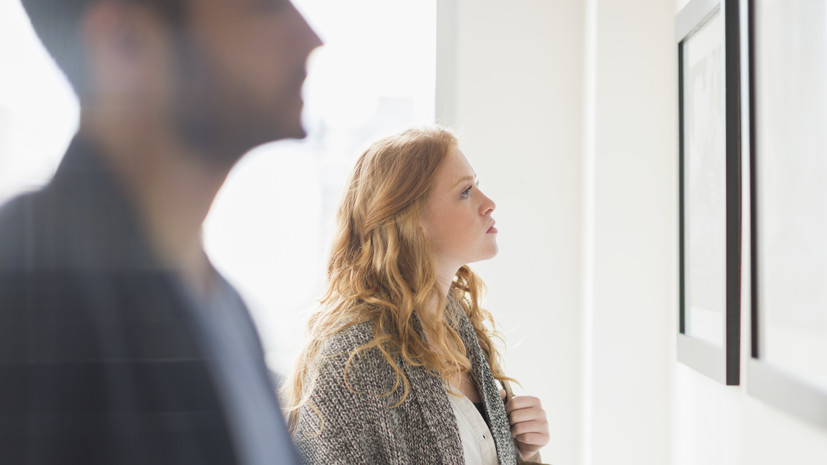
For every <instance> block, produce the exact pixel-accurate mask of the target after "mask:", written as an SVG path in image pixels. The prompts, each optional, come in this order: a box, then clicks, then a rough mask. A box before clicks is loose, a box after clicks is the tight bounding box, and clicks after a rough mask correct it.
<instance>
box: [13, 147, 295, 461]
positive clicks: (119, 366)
mask: <svg viewBox="0 0 827 465" xmlns="http://www.w3.org/2000/svg"><path fill="white" fill-rule="evenodd" d="M136 218H137V217H136V214H135V212H134V207H133V206H132V205H131V204H130V202H128V201H127V200H126V198H125V195H124V194H123V191H122V188H121V187H120V186H119V185H118V183H117V182H115V181H114V180H113V179H112V177H111V175H110V173H109V172H108V170H107V169H106V166H105V163H103V161H102V159H101V157H99V156H98V155H96V151H95V150H94V149H93V148H92V147H91V146H90V145H89V144H87V143H84V142H83V141H82V140H80V139H77V138H76V139H75V140H74V141H73V142H72V145H71V146H70V148H69V150H68V153H67V155H66V157H65V158H64V160H63V162H62V163H61V166H60V168H59V169H58V172H57V174H56V175H55V177H54V179H53V180H52V182H51V183H49V185H48V186H47V187H46V188H44V189H43V190H41V191H39V192H35V193H30V194H26V195H23V196H21V197H18V198H16V199H14V200H12V201H11V202H9V203H8V204H6V205H5V206H3V207H2V208H1V209H0V463H2V464H10V465H11V464H58V463H60V464H84V465H86V464H153V465H161V464H233V463H236V462H237V455H238V454H236V452H237V450H235V448H234V445H233V439H232V436H231V429H230V427H229V426H228V421H227V418H228V417H227V415H226V412H224V411H223V409H222V398H221V394H220V390H219V389H218V387H217V383H216V382H215V380H214V379H212V376H214V375H211V372H210V369H209V359H208V357H207V355H206V354H207V353H208V351H207V350H205V344H209V342H208V341H206V340H205V338H204V337H203V336H200V335H199V331H198V329H197V325H196V323H195V322H194V315H196V314H197V311H198V309H195V308H192V307H193V303H192V302H194V301H193V300H192V299H187V298H186V296H185V295H184V293H182V292H181V288H182V286H180V282H179V281H178V278H177V277H176V276H175V274H174V273H172V272H171V271H170V270H168V269H165V268H164V266H163V265H161V264H160V263H159V261H158V260H156V258H155V254H154V253H153V252H152V250H151V248H150V247H149V246H148V244H147V241H146V239H145V235H144V232H143V231H142V227H141V225H140V224H139V222H138V221H137V220H136ZM239 302H240V301H239ZM241 305H242V307H243V304H241ZM244 313H245V318H246V321H248V322H249V323H250V325H252V322H251V321H250V320H249V316H248V315H247V313H246V309H244ZM256 347H257V348H258V352H257V353H256V354H253V356H254V357H255V358H257V359H258V360H257V361H256V364H257V366H258V367H260V370H261V373H260V374H261V377H260V379H265V378H268V374H267V373H266V367H265V365H264V360H263V355H262V353H261V350H260V345H259V343H258V341H256ZM257 381H259V380H252V381H251V382H257ZM272 401H273V402H272V405H276V406H277V402H276V400H275V398H273V399H272ZM270 407H272V406H262V409H267V408H270ZM275 410H278V409H277V407H276V409H275ZM273 414H275V415H278V412H273ZM279 421H280V422H281V420H280V419H279ZM281 424H283V422H281ZM285 437H286V434H285ZM274 440H280V441H285V438H274ZM286 441H287V444H289V440H286ZM285 454H287V455H285V458H286V459H287V463H292V459H290V456H292V455H293V454H294V450H293V449H292V446H290V450H287V451H285Z"/></svg>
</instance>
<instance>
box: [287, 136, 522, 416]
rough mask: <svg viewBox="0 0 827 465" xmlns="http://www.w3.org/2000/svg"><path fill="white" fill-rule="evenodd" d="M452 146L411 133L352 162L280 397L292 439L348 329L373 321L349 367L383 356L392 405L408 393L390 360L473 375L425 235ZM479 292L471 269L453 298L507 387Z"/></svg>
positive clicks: (444, 374)
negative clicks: (392, 379) (319, 283)
mask: <svg viewBox="0 0 827 465" xmlns="http://www.w3.org/2000/svg"><path fill="white" fill-rule="evenodd" d="M456 146H457V139H456V137H455V136H454V135H453V134H452V133H451V132H450V131H448V130H446V129H444V128H440V127H427V128H416V129H409V130H407V131H404V132H402V133H400V134H398V135H395V136H391V137H387V138H384V139H381V140H378V141H377V142H375V143H373V144H372V145H371V146H370V147H369V148H368V149H367V150H366V151H365V152H364V153H363V154H362V155H361V157H359V159H358V161H357V162H356V166H355V167H354V169H353V172H352V173H351V176H350V179H349V181H348V184H347V187H346V191H345V193H344V195H343V197H342V199H341V202H340V205H339V208H338V212H337V226H336V233H335V236H334V237H335V238H334V241H333V246H332V248H331V252H330V257H329V261H328V267H327V273H328V285H327V290H326V292H325V293H324V295H323V297H322V299H321V305H320V308H319V310H318V311H317V312H315V313H314V314H313V315H312V316H311V318H310V321H309V323H308V338H307V343H306V345H305V347H304V349H303V351H302V352H301V353H300V355H299V358H298V360H297V362H296V365H295V367H294V369H293V371H292V373H291V374H290V377H289V378H288V379H287V381H286V383H285V384H284V387H283V388H282V397H283V400H284V402H285V409H286V411H287V415H288V424H289V426H290V429H291V431H292V430H294V429H295V426H296V421H297V419H298V413H299V409H300V408H301V407H302V406H303V405H304V404H306V403H308V399H309V398H310V396H311V394H312V391H313V385H314V379H313V378H314V373H313V372H312V366H313V361H314V359H315V358H316V356H317V355H318V354H319V352H320V350H321V348H322V346H323V345H324V343H325V341H326V340H327V339H328V338H330V337H331V336H332V335H334V334H336V333H337V332H338V331H341V330H343V329H345V328H348V327H350V326H352V325H356V324H359V323H362V322H366V321H372V322H373V323H374V335H373V339H372V340H371V341H370V342H369V343H367V344H366V345H364V346H361V347H359V348H358V349H356V350H355V351H354V352H353V353H351V354H350V358H349V359H348V362H347V364H348V366H349V365H350V363H351V361H352V360H353V357H354V356H355V355H356V354H358V353H359V352H361V351H363V350H367V349H373V348H375V349H378V350H379V351H380V352H381V353H382V354H383V355H384V357H385V358H386V359H387V361H388V363H389V364H390V365H391V367H393V369H394V371H395V372H396V377H397V382H396V387H394V390H396V389H399V388H401V389H403V392H402V395H401V397H400V400H399V402H397V403H396V405H399V404H401V403H402V401H404V399H405V398H406V397H407V395H408V392H409V389H410V386H409V383H408V380H407V378H406V376H405V375H404V373H403V371H402V369H401V367H400V366H398V365H397V363H396V362H395V359H394V356H397V357H399V356H401V358H402V359H403V360H404V362H405V363H408V364H410V365H413V366H422V367H424V368H425V369H426V370H428V371H429V372H430V373H432V374H433V375H434V376H439V377H441V378H442V379H443V380H446V381H447V380H449V379H451V378H452V377H453V376H455V375H456V374H457V373H461V372H465V371H467V370H469V369H470V368H471V363H470V361H469V360H468V359H467V357H466V356H465V353H466V352H465V346H464V344H463V342H462V340H461V339H460V337H459V335H458V334H457V332H456V331H455V330H454V329H453V328H452V327H451V325H450V324H448V321H449V320H448V318H447V316H446V304H447V301H446V296H445V295H441V291H440V288H439V286H438V284H437V279H436V269H435V264H434V256H433V252H432V249H431V246H430V244H429V241H428V240H427V238H426V237H425V235H424V233H423V231H422V228H421V227H420V225H421V218H422V211H423V208H424V202H425V199H427V197H428V194H429V192H430V190H431V188H432V184H433V181H434V179H435V177H436V173H437V171H438V170H439V169H440V167H441V166H442V165H443V163H444V161H445V160H446V159H447V155H448V153H449V152H450V150H451V149H452V148H454V147H456ZM483 291H484V284H483V282H482V280H481V279H480V278H478V277H477V275H476V274H474V272H473V271H471V269H470V268H469V267H468V266H463V267H461V268H460V269H459V271H458V272H457V273H456V276H455V277H454V280H453V282H452V284H451V288H450V293H451V295H452V297H453V298H455V299H456V300H457V301H458V302H459V305H460V306H461V307H462V309H463V311H464V312H465V313H466V314H467V315H468V317H469V318H470V320H471V323H472V324H473V326H474V330H475V332H476V335H477V338H478V339H479V343H480V346H481V347H482V349H483V352H484V353H485V355H486V358H487V359H488V361H489V364H490V365H491V371H492V373H493V374H494V377H495V378H497V379H510V378H507V377H506V376H505V375H504V374H503V373H502V371H501V369H500V354H499V352H498V351H497V349H496V347H495V345H494V344H493V342H492V337H496V338H499V335H498V334H497V333H496V332H495V330H494V326H493V320H492V318H491V314H490V313H488V312H487V311H486V310H484V309H483V308H482V307H481V306H480V299H481V297H482V293H483ZM434 301H436V302H437V311H436V312H416V319H415V318H414V313H415V311H414V309H417V308H429V307H430V306H432V305H433V303H434ZM416 320H418V321H419V325H417V324H416V323H415V321H416ZM423 334H427V337H428V339H427V341H426V340H425V339H424V337H423ZM346 373H347V371H346ZM345 383H347V380H346V379H345ZM389 394H390V393H389ZM311 407H312V405H311ZM314 410H315V409H314Z"/></svg>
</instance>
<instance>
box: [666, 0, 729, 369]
mask: <svg viewBox="0 0 827 465" xmlns="http://www.w3.org/2000/svg"><path fill="white" fill-rule="evenodd" d="M738 25H739V16H738V0H692V1H691V2H690V3H689V4H687V5H686V7H685V8H684V9H683V10H681V12H680V13H678V16H677V19H676V24H675V26H676V27H675V39H676V42H677V47H678V111H679V118H678V120H679V129H678V134H679V137H678V141H679V149H678V156H679V167H680V172H679V176H680V178H679V189H680V192H679V212H680V219H679V263H680V271H679V276H680V287H679V297H680V304H679V310H680V315H679V326H680V327H679V334H678V360H679V361H681V362H682V363H684V364H686V365H688V366H690V367H692V368H694V369H696V370H698V371H699V372H701V373H703V374H705V375H707V376H710V377H711V378H713V379H715V380H718V381H720V382H722V383H725V384H728V385H733V384H738V383H739V375H740V373H739V363H740V347H739V345H740V312H741V311H740V294H741V290H740V288H741V286H740V268H741V265H740V262H741V238H740V236H741V163H740V159H741V140H740V118H741V116H740V115H741V113H740V83H739V81H740V53H739V44H740V40H739V27H738Z"/></svg>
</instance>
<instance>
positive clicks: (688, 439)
mask: <svg viewBox="0 0 827 465" xmlns="http://www.w3.org/2000/svg"><path fill="white" fill-rule="evenodd" d="M686 3H687V1H686V0H678V1H677V2H676V5H675V7H676V9H675V12H676V13H677V12H678V11H680V9H681V8H682V7H683V6H684V5H685V4H686ZM740 7H741V9H742V11H746V10H745V9H746V2H745V1H743V0H742V1H741V6H740ZM741 29H742V30H741V35H742V38H741V41H742V44H745V43H746V28H745V25H744V24H743V22H742V27H741ZM743 50H744V49H742V52H743ZM746 63H747V62H746V54H745V53H742V69H746ZM743 77H744V79H742V87H743V88H744V92H746V85H745V84H746V75H744V76H743ZM746 97H747V96H746V94H745V93H743V92H742V100H743V101H745V102H746V101H747V98H746ZM747 118H748V113H747V112H746V111H744V112H743V119H742V122H741V127H742V144H743V145H742V154H743V158H742V172H743V174H744V177H743V183H744V184H743V207H742V212H743V215H744V216H743V228H742V246H741V249H742V251H744V253H743V254H742V255H743V257H742V269H743V270H749V269H750V263H749V258H750V257H749V254H748V253H746V252H747V251H749V250H750V243H749V238H750V231H749V224H750V219H749V208H747V206H748V205H749V201H750V199H749V184H748V183H749V177H748V176H747V173H748V172H749V149H750V147H749V132H748V131H749V125H748V120H747ZM749 309H750V282H749V274H748V273H743V274H742V281H741V315H742V318H741V385H740V386H730V387H727V386H723V385H721V384H720V383H717V382H714V381H712V380H710V379H708V378H707V377H705V376H704V375H701V374H699V373H698V372H696V371H694V370H692V369H691V368H688V367H686V366H684V365H682V364H679V363H675V366H676V370H675V389H674V393H673V394H674V402H675V418H674V433H675V447H674V451H673V455H674V460H673V463H674V464H675V465H695V464H705V465H707V464H708V465H716V464H722V465H723V464H726V465H734V464H742V465H776V464H779V463H791V464H792V463H794V464H796V465H807V464H825V463H827V429H824V428H821V427H817V426H814V425H812V424H810V423H807V422H804V421H801V420H799V419H797V418H794V417H792V416H790V415H788V414H787V413H785V412H783V411H780V410H778V409H776V408H774V407H771V406H768V405H767V404H765V403H763V402H761V401H760V400H757V399H755V398H754V397H752V396H750V395H749V394H748V393H747V387H748V379H747V377H746V364H747V360H748V356H749V353H750V329H749V328H750V326H749V325H750V318H749V316H750V315H749Z"/></svg>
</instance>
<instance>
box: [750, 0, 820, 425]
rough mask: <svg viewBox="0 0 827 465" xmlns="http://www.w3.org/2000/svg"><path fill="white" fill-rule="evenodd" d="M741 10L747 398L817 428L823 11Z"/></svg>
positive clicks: (766, 1) (753, 1) (781, 0)
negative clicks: (745, 25) (746, 72)
mask: <svg viewBox="0 0 827 465" xmlns="http://www.w3.org/2000/svg"><path fill="white" fill-rule="evenodd" d="M748 7H749V10H748V18H749V25H750V28H749V38H750V40H749V50H750V53H749V63H750V89H749V91H750V110H751V111H750V149H751V150H750V197H751V203H750V205H751V209H750V216H751V235H750V238H751V262H752V266H751V268H752V269H751V285H752V291H751V292H752V294H751V295H752V299H751V300H752V308H751V335H752V344H751V350H752V354H751V358H750V360H749V361H748V363H747V391H748V392H749V393H750V394H751V395H753V396H755V397H757V398H760V399H762V400H763V401H765V402H767V403H769V404H772V405H775V406H776V407H780V408H782V409H784V410H786V411H788V412H790V413H792V414H794V415H797V416H799V417H801V418H804V419H807V420H810V421H812V422H815V423H817V424H820V425H822V426H825V427H827V181H826V180H827V84H825V83H827V5H825V2H813V1H810V0H750V2H749V5H748Z"/></svg>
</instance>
